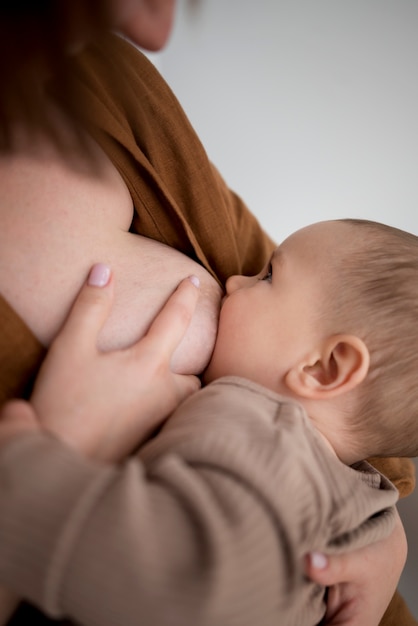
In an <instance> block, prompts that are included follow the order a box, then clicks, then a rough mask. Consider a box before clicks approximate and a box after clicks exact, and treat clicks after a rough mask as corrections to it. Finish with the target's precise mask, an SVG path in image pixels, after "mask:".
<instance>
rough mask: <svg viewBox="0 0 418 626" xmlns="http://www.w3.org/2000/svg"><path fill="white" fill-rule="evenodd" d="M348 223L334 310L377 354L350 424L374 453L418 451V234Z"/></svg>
mask: <svg viewBox="0 0 418 626" xmlns="http://www.w3.org/2000/svg"><path fill="white" fill-rule="evenodd" d="M341 221H342V222H343V223H344V224H347V225H348V226H349V227H350V229H351V231H352V234H351V236H349V238H348V241H347V247H346V254H343V255H342V259H341V263H340V264H339V267H338V268H335V269H336V274H335V281H336V289H335V290H334V292H333V307H334V312H335V314H336V319H337V320H338V323H339V324H340V325H341V328H340V329H339V330H340V331H343V332H347V331H348V332H352V333H353V334H357V335H358V336H360V337H361V338H362V339H363V340H364V342H365V343H366V345H367V347H368V349H369V352H370V357H371V362H370V370H369V373H368V375H367V377H366V379H365V381H364V382H363V383H362V384H361V386H360V387H359V389H358V393H359V396H358V397H359V404H358V406H357V407H356V409H357V410H356V411H355V412H354V413H355V414H353V415H352V416H351V417H350V420H349V423H350V425H352V427H353V430H355V431H357V432H358V433H360V436H362V437H363V438H367V442H368V449H370V453H371V455H373V456H417V455H418V237H416V236H415V235H412V234H411V233H407V232H405V231H402V230H399V229H397V228H392V227H390V226H386V225H384V224H380V223H377V222H371V221H367V220H357V219H351V220H350V219H348V220H341ZM350 427H351V426H350ZM363 441H366V440H365V439H364V440H363Z"/></svg>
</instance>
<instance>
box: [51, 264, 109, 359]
mask: <svg viewBox="0 0 418 626" xmlns="http://www.w3.org/2000/svg"><path fill="white" fill-rule="evenodd" d="M112 303H113V277H112V273H111V271H110V269H109V267H108V266H107V265H104V264H103V263H97V264H96V265H93V267H92V268H91V270H90V272H89V275H88V278H87V281H86V282H85V283H84V285H83V286H82V288H81V290H80V292H79V294H78V296H77V298H76V299H75V301H74V304H73V306H72V307H71V311H70V313H69V314H68V317H67V319H66V321H65V323H64V326H63V328H62V330H61V332H60V334H59V336H58V339H59V342H60V343H61V344H62V343H63V342H64V343H68V344H69V347H71V345H72V344H73V343H74V340H75V339H76V340H77V344H78V346H84V347H86V348H91V347H92V346H94V347H95V346H96V344H97V337H98V334H99V332H100V330H101V329H102V328H103V325H104V323H105V321H106V319H107V318H108V316H109V312H110V308H111V306H112Z"/></svg>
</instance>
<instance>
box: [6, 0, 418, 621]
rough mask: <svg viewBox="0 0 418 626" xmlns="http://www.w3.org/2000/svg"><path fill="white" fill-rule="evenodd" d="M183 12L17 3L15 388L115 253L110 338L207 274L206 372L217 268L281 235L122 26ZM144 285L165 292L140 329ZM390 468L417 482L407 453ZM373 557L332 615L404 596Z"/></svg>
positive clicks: (9, 99)
mask: <svg viewBox="0 0 418 626" xmlns="http://www.w3.org/2000/svg"><path fill="white" fill-rule="evenodd" d="M173 11H174V2H173V1H172V0H148V1H147V0H143V2H141V3H139V2H135V1H132V2H128V0H126V1H125V2H117V1H116V0H114V1H113V2H109V3H104V2H100V1H99V0H96V1H94V0H91V1H90V2H82V1H81V0H80V1H78V2H75V1H74V0H73V1H72V2H62V3H59V5H58V3H56V2H52V1H51V2H47V1H45V2H43V3H41V4H39V3H38V4H37V8H33V7H32V6H31V7H30V8H29V9H28V8H27V7H21V6H19V5H18V4H16V3H14V4H13V6H6V7H5V8H4V9H2V12H3V14H2V20H1V25H2V26H1V27H2V32H1V34H0V35H1V36H0V41H1V42H2V43H1V44H0V45H1V46H2V47H3V48H2V50H1V55H0V56H1V59H2V65H1V74H2V85H3V88H2V89H3V93H2V101H1V114H0V117H1V127H2V129H3V132H2V137H1V139H2V146H3V154H2V156H1V162H0V187H1V189H2V194H1V198H2V199H1V203H0V210H1V221H2V229H1V233H0V238H1V240H0V246H1V250H2V261H3V262H2V265H1V268H0V291H1V293H2V294H3V297H4V300H3V302H2V308H1V313H2V318H3V320H4V323H3V325H2V328H3V332H2V337H1V342H2V343H1V350H2V354H3V358H4V361H3V362H4V363H7V368H4V369H5V372H4V376H3V389H2V390H1V391H2V398H3V399H4V400H5V399H7V398H10V397H13V396H16V395H25V394H28V393H29V389H30V384H31V381H32V379H33V376H34V374H35V373H36V372H37V370H38V368H39V365H40V363H41V361H42V358H43V356H44V353H45V346H48V345H49V343H50V342H51V340H52V338H53V337H54V336H55V335H56V333H57V331H58V329H59V328H60V327H61V325H62V322H63V320H64V319H65V317H66V314H67V312H68V310H69V308H70V304H71V302H72V300H73V299H74V297H75V295H76V293H77V291H78V289H79V286H80V284H81V281H82V279H83V276H85V274H86V272H87V269H88V268H89V267H90V266H91V265H92V263H94V262H95V261H97V260H103V261H105V262H106V263H108V264H109V265H110V266H111V267H112V269H113V271H114V274H115V278H116V280H115V284H116V293H115V306H114V308H113V309H112V313H111V315H110V317H109V319H108V321H107V322H106V324H105V326H104V328H103V331H102V332H101V333H100V335H99V345H100V347H101V348H103V349H106V350H114V349H119V348H124V347H126V346H128V345H130V344H132V343H133V342H135V341H136V340H137V339H138V337H140V336H141V334H142V333H143V332H144V330H145V329H146V328H147V326H148V323H149V321H150V320H151V319H152V317H153V314H154V308H155V307H157V308H159V307H160V306H161V305H162V303H163V302H164V301H165V299H166V297H167V295H168V293H170V291H172V290H173V288H174V286H175V285H176V284H177V283H178V281H179V280H180V278H182V277H184V276H187V275H189V274H192V273H193V274H198V276H199V278H200V280H201V283H202V287H201V292H202V293H203V294H205V297H204V298H201V299H200V304H199V307H200V313H199V308H198V311H197V313H198V315H197V320H198V321H197V322H194V324H195V327H194V331H193V326H192V327H191V330H190V332H194V337H193V336H191V337H189V339H187V336H186V339H185V342H186V344H185V345H186V346H187V343H188V342H190V343H191V344H193V345H195V343H194V342H195V339H196V337H199V341H202V343H201V348H199V349H194V351H193V355H192V356H193V357H194V358H193V360H190V353H189V352H188V351H185V354H186V357H182V355H181V352H180V356H178V357H177V358H178V362H177V365H176V367H177V371H179V372H180V373H183V374H186V373H187V374H188V373H198V372H200V371H201V370H202V369H203V367H204V365H205V363H206V361H207V358H208V356H209V355H210V351H211V346H212V342H213V338H214V333H215V327H216V311H217V306H218V302H219V297H220V290H219V287H218V286H217V284H216V282H215V281H214V280H213V279H211V278H210V277H208V275H207V274H206V273H205V272H203V270H202V266H203V267H204V268H206V269H207V270H208V271H209V272H210V274H211V275H212V277H214V278H215V279H216V280H217V281H218V282H220V283H223V281H224V280H225V279H226V277H227V276H228V275H230V274H233V273H255V272H256V271H258V269H259V267H260V266H261V265H262V264H263V263H264V261H265V259H266V258H267V256H268V254H269V252H270V250H271V248H272V246H273V243H272V242H271V241H270V240H269V239H268V237H266V236H265V234H264V233H262V231H261V230H260V228H259V226H258V224H257V223H256V221H255V220H254V218H253V217H252V216H251V215H250V214H249V213H248V212H247V210H246V209H245V207H244V206H243V204H242V203H241V201H240V200H239V199H238V198H237V197H236V196H235V195H234V194H232V193H231V192H230V191H229V190H228V189H227V188H226V186H225V184H224V182H223V181H222V179H221V178H220V177H219V175H218V174H217V172H216V170H214V169H213V168H212V167H211V165H210V164H209V162H208V161H207V157H206V155H205V153H204V151H203V149H202V147H201V145H200V143H199V141H198V139H197V138H196V136H195V135H194V133H193V131H192V129H191V128H190V125H189V123H188V121H187V119H186V118H185V116H184V113H183V112H182V110H181V109H180V107H179V105H178V103H177V102H176V100H175V98H174V97H173V96H172V94H171V93H170V91H169V90H168V88H167V86H166V85H165V84H164V83H163V81H162V79H161V78H160V77H159V76H158V74H157V73H156V72H155V70H154V69H153V68H152V66H150V65H149V64H148V63H147V61H146V59H144V58H143V57H142V56H140V55H139V54H138V53H137V52H136V51H135V50H134V49H133V48H132V47H131V46H130V45H129V44H127V43H126V42H123V41H122V40H121V39H119V38H117V37H115V36H113V35H109V34H108V33H107V31H108V29H109V27H112V26H118V27H119V28H120V29H121V30H123V31H124V33H125V34H126V35H127V36H129V37H130V38H131V39H133V40H134V41H135V42H136V43H138V44H139V45H142V46H143V47H146V48H148V49H151V50H155V49H159V48H160V47H161V46H162V45H163V44H164V43H165V41H166V39H167V36H168V34H169V31H170V27H171V23H172V20H173ZM18 35H19V36H18ZM15 42H18V45H17V46H16V45H15ZM23 42H24V45H23ZM134 233H139V234H142V235H145V236H147V237H150V238H152V239H153V240H156V241H159V242H161V243H163V244H167V245H168V246H169V247H164V248H161V247H160V245H157V244H156V243H154V242H147V240H144V239H143V238H139V237H138V235H137V234H134ZM146 242H147V243H146ZM176 250H179V251H181V252H183V253H184V254H186V255H187V257H188V259H187V260H185V259H184V257H183V256H180V255H178V253H177V252H176ZM191 259H192V260H194V261H198V262H199V265H197V264H196V263H195V262H192V260H191ZM50 268H54V272H51V271H50ZM139 294H140V297H139ZM144 294H149V296H148V299H149V301H150V302H151V300H150V299H151V298H152V302H153V304H152V306H150V308H149V311H147V315H146V316H145V318H144V323H143V325H142V326H141V327H139V328H138V323H137V319H138V316H139V313H141V318H142V316H143V304H142V303H143V301H144V300H146V298H147V296H146V295H144ZM199 319H200V321H199ZM202 327H203V328H204V329H205V333H204V334H203V335H202V333H201V330H202ZM202 336H203V340H201V339H200V337H202ZM196 356H197V357H198V358H195V357H196ZM2 375H3V372H2ZM6 439H7V438H6ZM394 463H395V462H394ZM386 469H387V473H388V474H389V476H390V477H392V478H396V475H395V474H394V472H399V473H400V477H401V479H404V478H405V477H406V479H407V482H408V472H410V470H409V468H408V467H407V466H406V465H399V466H398V465H397V464H395V465H390V464H389V466H387V467H386ZM410 482H411V481H409V483H408V484H409V485H410ZM408 488H410V487H407V488H406V489H405V491H407V490H408ZM400 535H402V532H401V533H400ZM400 535H399V534H398V536H397V538H395V540H393V539H392V541H393V544H391V545H389V547H388V548H386V549H387V550H388V553H387V555H388V556H387V559H386V560H389V559H391V557H392V554H391V549H392V547H393V548H394V549H397V546H399V544H400V543H402V541H401V542H399V536H400ZM373 554H374V556H376V553H373ZM363 558H365V557H364V554H363V556H362V555H359V556H357V557H352V558H351V559H348V563H349V572H348V574H346V575H344V573H342V574H341V572H337V573H335V570H333V569H332V568H331V578H328V579H326V578H325V579H323V578H321V576H322V577H323V576H324V572H322V573H319V574H318V573H317V574H316V575H315V577H316V579H318V581H320V582H325V583H326V584H330V583H337V582H340V583H341V582H343V581H348V584H347V585H340V586H337V587H336V593H335V594H333V593H331V594H330V610H331V617H330V620H332V619H334V617H335V616H333V613H335V611H333V609H334V608H335V606H337V607H341V606H342V604H343V602H342V600H340V599H339V598H338V593H340V591H341V590H344V593H347V594H348V597H349V598H351V599H353V602H352V603H350V606H353V607H356V608H357V611H358V612H357V613H356V618H357V617H358V619H357V621H352V622H351V623H353V624H354V623H357V624H360V623H368V624H370V623H372V621H370V619H369V621H368V622H361V619H362V617H364V616H365V615H367V616H368V617H370V615H371V613H370V604H371V603H374V602H375V601H376V598H377V597H379V602H380V603H381V602H382V600H381V598H382V595H384V597H385V599H387V601H388V600H389V597H388V595H387V594H388V589H387V588H386V589H384V594H382V588H381V587H380V584H379V585H378V584H377V581H378V580H379V579H378V578H376V576H375V574H376V572H381V571H382V569H381V567H380V563H378V561H375V562H374V565H373V567H371V568H370V570H368V573H369V575H368V578H369V580H364V568H363V567H362V559H363ZM366 558H368V557H366ZM401 560H402V559H401ZM344 562H345V561H344V560H341V561H337V565H336V566H335V567H336V568H338V567H339V565H338V563H339V564H340V565H341V563H344ZM376 564H377V565H378V566H379V567H377V565H376ZM398 566H399V568H400V567H401V564H400V563H399V564H398ZM353 571H354V572H355V573H354V575H353ZM311 572H312V570H311ZM397 573H399V572H397ZM325 574H326V572H325ZM360 589H361V592H360ZM366 589H367V590H368V593H367V594H365V593H364V590H366ZM362 594H363V595H362ZM343 597H344V596H343ZM362 601H363V602H362ZM383 604H384V601H383ZM379 606H380V605H379ZM397 606H398V605H397ZM396 610H400V609H399V608H398V609H396ZM399 615H400V614H399V613H397V622H396V623H397V624H403V623H405V624H407V623H413V622H407V621H406V619H407V617H405V616H406V615H407V614H406V612H404V613H403V614H402V616H401V617H400V616H399ZM335 619H337V618H335ZM349 619H352V616H347V618H346V623H347V624H348V623H350V621H349ZM402 620H403V621H402ZM329 623H332V621H330V622H329ZM383 623H385V622H383ZM386 623H390V622H386ZM86 626H87V625H86Z"/></svg>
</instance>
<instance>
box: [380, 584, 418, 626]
mask: <svg viewBox="0 0 418 626" xmlns="http://www.w3.org/2000/svg"><path fill="white" fill-rule="evenodd" d="M417 624H418V621H417V620H416V619H415V617H414V616H413V615H412V614H411V612H410V610H409V609H408V607H407V605H406V602H405V600H404V599H403V598H402V596H401V595H400V594H399V593H398V592H396V593H395V595H394V596H393V598H392V601H391V603H390V604H389V606H388V608H387V610H386V613H385V614H384V616H383V618H382V621H381V622H380V626H417Z"/></svg>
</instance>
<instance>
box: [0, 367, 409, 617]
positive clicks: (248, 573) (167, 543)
mask: <svg viewBox="0 0 418 626" xmlns="http://www.w3.org/2000/svg"><path fill="white" fill-rule="evenodd" d="M21 469H23V471H25V474H26V475H27V479H26V481H22V480H20V479H19V473H20V471H21ZM0 471H1V472H2V473H3V475H4V474H5V473H6V474H7V476H8V482H9V484H10V485H13V487H14V488H13V489H11V488H9V489H7V488H5V489H3V491H2V492H1V494H0V507H1V509H2V510H3V511H4V513H3V514H2V516H0V537H1V539H0V547H1V550H2V553H3V555H4V561H2V560H0V580H2V581H5V583H6V584H7V585H9V586H10V587H12V588H15V589H16V590H17V591H18V592H19V593H21V594H22V595H23V596H24V597H29V598H31V599H32V600H33V601H34V602H35V603H36V604H38V605H40V606H42V607H43V608H44V609H45V610H46V611H48V612H49V613H51V614H52V615H56V616H65V615H69V616H71V617H72V618H73V619H75V620H76V621H77V622H79V623H81V624H86V625H88V626H113V625H114V624H123V625H124V626H136V625H137V624H155V625H156V626H157V625H160V626H163V625H167V626H168V625H169V624H170V625H171V624H173V623H175V624H179V625H180V624H181V625H187V624H199V625H200V626H212V625H213V626H218V624H222V626H235V625H238V624H239V625H240V626H253V625H254V624H263V626H276V625H277V624H280V623H281V624H286V626H311V625H312V624H314V623H318V622H319V621H320V620H321V618H322V616H323V614H324V611H325V603H324V593H325V588H322V589H321V588H320V587H319V586H318V585H316V584H315V583H312V582H310V581H308V580H307V579H306V578H305V576H304V573H303V556H304V555H305V554H306V553H307V552H308V551H311V550H312V549H314V548H317V549H319V550H322V551H327V552H329V553H341V552H346V551H347V550H353V549H355V548H357V547H361V546H363V545H367V544H369V543H371V542H373V541H377V540H379V539H380V538H383V537H386V536H387V535H388V534H389V533H390V531H391V530H392V528H393V524H394V521H395V510H394V506H393V505H394V504H395V503H396V501H397V499H398V493H397V491H396V489H395V488H394V487H393V485H392V484H391V483H390V482H389V481H388V480H387V479H385V478H383V477H382V476H381V475H380V474H379V473H378V472H376V471H375V470H373V468H372V467H371V466H370V465H368V464H367V463H365V462H362V463H359V464H357V466H356V469H353V468H350V467H347V466H345V465H343V464H342V463H341V462H340V461H339V460H338V459H337V457H336V456H335V455H334V454H333V453H332V452H331V451H329V449H328V448H327V446H326V444H325V442H324V440H323V439H322V437H320V436H319V435H318V433H317V431H316V430H315V428H314V427H313V425H312V424H311V422H310V420H309V419H308V418H307V416H306V414H305V413H304V411H303V409H302V408H301V407H300V405H298V404H297V403H295V402H293V401H292V400H289V399H288V398H282V397H280V396H278V395H277V394H275V393H273V392H271V391H269V390H267V389H265V388H263V387H261V386H259V385H256V384H255V383H251V382H249V381H245V380H243V379H240V378H235V377H228V378H223V379H220V380H218V381H216V382H214V383H212V384H210V385H208V386H207V387H206V388H204V389H203V390H201V391H200V392H198V393H196V394H193V395H192V396H191V397H190V398H188V399H187V400H186V401H185V402H184V403H183V404H182V405H181V406H180V407H179V408H178V409H177V410H176V411H175V412H174V414H173V415H172V416H171V417H170V419H169V420H168V421H167V422H166V424H165V425H164V427H163V428H162V429H161V431H160V433H159V434H158V435H157V436H156V437H155V438H154V439H153V440H151V441H150V442H149V443H148V444H147V445H145V446H144V447H143V448H142V449H141V450H140V451H139V453H138V455H137V458H133V459H131V460H130V461H129V462H128V463H126V464H124V466H123V467H121V468H115V467H107V466H105V465H99V464H94V463H91V462H89V461H88V460H86V459H83V458H82V457H80V456H79V455H77V453H76V452H75V451H73V450H70V449H67V448H66V447H65V446H63V445H61V444H58V443H57V442H56V441H54V440H52V439H51V438H50V437H48V436H47V435H45V434H44V435H38V434H36V435H29V436H27V437H22V438H21V439H20V440H15V442H14V443H12V444H11V445H10V446H9V447H8V448H7V450H4V451H3V453H2V454H1V453H0ZM45 477H48V478H47V480H45ZM34 503H35V506H34ZM25 518H26V519H25ZM22 528H24V529H25V532H22ZM35 543H36V548H35V549H34V544H35ZM103 572H105V573H106V575H104V576H103V575H102V573H103ZM86 590H87V593H86ZM173 613H175V619H174V620H173Z"/></svg>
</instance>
